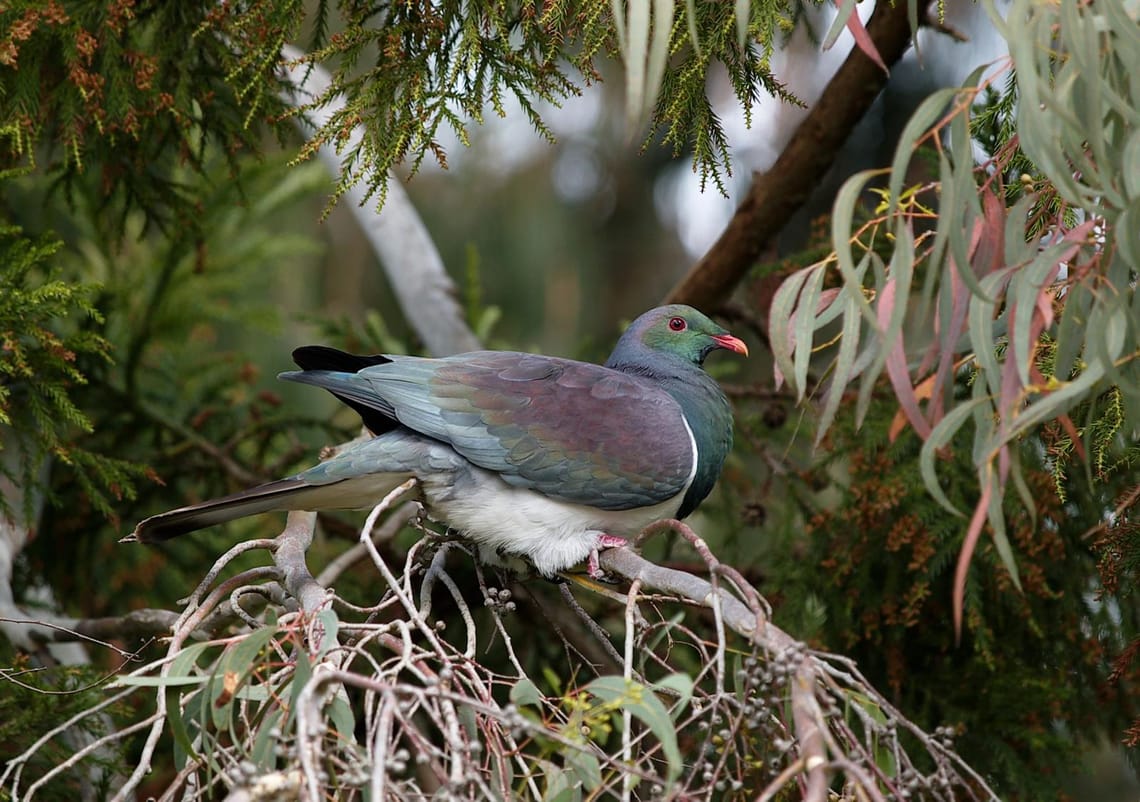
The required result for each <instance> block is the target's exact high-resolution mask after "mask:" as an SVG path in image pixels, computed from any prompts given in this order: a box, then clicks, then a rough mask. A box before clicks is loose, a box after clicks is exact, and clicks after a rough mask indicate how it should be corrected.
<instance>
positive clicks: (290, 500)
mask: <svg viewBox="0 0 1140 802" xmlns="http://www.w3.org/2000/svg"><path fill="white" fill-rule="evenodd" d="M327 487H328V486H327V485H326V486H320V485H312V484H310V483H308V482H305V481H302V480H301V479H297V478H289V479H279V480H277V481H275V482H269V483H268V484H264V485H259V486H258V487H253V488H250V489H249V490H242V491H241V492H239V493H233V494H232V495H229V496H222V497H221V498H216V499H211V500H210V501H203V502H200V503H198V504H190V505H188V506H186V507H179V508H178V509H176V510H170V511H169V512H163V513H160V514H158V515H152V516H151V517H150V518H147V519H146V520H144V521H141V522H140V523H139V525H138V526H136V527H135V531H133V532H131V534H129V535H127V536H126V537H124V538H123V539H122V540H121V541H120V542H122V543H130V542H138V543H159V542H161V541H164V540H170V539H171V538H175V537H178V536H179V535H184V534H186V533H187V532H194V531H197V530H198V529H205V528H206V527H208V526H214V525H215V524H221V523H225V522H227V521H233V520H235V519H237V518H244V517H245V516H247V515H257V514H258V513H262V512H272V511H274V510H304V509H316V507H317V506H320V505H319V504H317V503H315V502H317V501H318V499H319V494H320V493H321V492H322V491H323V490H326V489H327Z"/></svg>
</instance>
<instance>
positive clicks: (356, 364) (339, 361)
mask: <svg viewBox="0 0 1140 802" xmlns="http://www.w3.org/2000/svg"><path fill="white" fill-rule="evenodd" d="M293 361H294V362H296V363H297V367H299V368H301V369H302V370H335V371H339V372H341V373H359V372H360V371H362V370H364V369H365V368H370V367H372V366H373V365H383V364H384V363H386V362H391V361H392V360H390V359H388V357H386V356H384V355H383V354H371V355H364V354H349V353H346V352H345V351H338V350H337V349H335V348H329V347H328V346H326V345H302V346H301V347H300V348H297V349H295V350H294V351H293Z"/></svg>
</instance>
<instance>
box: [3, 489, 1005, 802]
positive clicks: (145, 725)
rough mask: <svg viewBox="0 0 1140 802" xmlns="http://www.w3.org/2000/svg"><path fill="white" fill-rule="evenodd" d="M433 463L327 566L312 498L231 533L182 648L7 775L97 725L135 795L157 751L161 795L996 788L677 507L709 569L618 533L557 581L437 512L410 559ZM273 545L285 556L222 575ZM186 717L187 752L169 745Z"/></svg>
mask: <svg viewBox="0 0 1140 802" xmlns="http://www.w3.org/2000/svg"><path fill="white" fill-rule="evenodd" d="M412 485H413V482H411V481H410V482H408V483H406V484H405V485H403V486H401V487H400V488H398V489H397V490H396V491H394V492H393V493H392V494H391V495H390V496H389V497H387V498H385V499H384V500H383V501H382V502H381V503H380V504H379V505H377V507H376V508H375V509H374V510H373V511H372V513H371V514H370V515H369V517H368V520H367V522H366V523H365V525H364V527H363V529H362V531H361V535H360V541H359V543H358V545H356V546H355V547H353V548H351V549H350V550H349V551H347V552H346V553H345V554H344V555H342V557H338V558H336V559H335V560H334V561H333V562H332V563H330V565H329V566H328V567H326V569H325V570H324V571H322V572H321V573H320V577H321V579H320V580H318V578H317V577H316V576H314V574H313V573H312V571H311V570H310V568H309V566H308V565H307V556H308V549H309V546H310V545H311V543H312V539H313V531H314V526H315V518H314V516H313V515H312V514H310V513H292V514H290V517H289V519H288V522H287V524H286V526H285V528H284V529H283V531H282V532H281V534H280V535H279V536H278V537H276V538H273V539H267V540H254V541H249V542H246V543H241V544H238V545H236V546H235V547H234V548H232V549H230V550H229V551H228V552H227V553H226V554H224V555H222V556H221V557H220V558H219V559H218V561H217V562H216V563H215V565H214V566H213V567H212V568H211V570H210V571H209V572H208V573H207V575H206V577H205V578H204V579H203V581H202V582H201V583H200V584H199V586H198V587H197V588H196V589H195V590H194V592H193V593H191V594H190V596H189V598H188V599H187V600H186V604H185V609H184V610H183V611H182V613H181V614H180V615H179V616H178V617H177V620H175V621H174V622H173V624H172V625H171V627H170V633H171V637H170V638H169V640H168V641H167V642H166V649H165V654H163V655H162V656H161V657H158V658H157V659H154V660H152V661H150V662H148V663H147V664H146V665H143V666H141V667H139V668H136V669H134V670H132V671H130V672H129V673H124V674H122V675H120V676H119V677H118V679H117V680H116V681H115V682H113V683H112V684H111V685H110V686H109V687H108V689H107V697H106V700H105V701H104V702H103V703H101V704H100V705H98V706H97V707H96V708H95V709H92V710H88V711H84V712H83V713H81V714H79V715H78V716H76V717H75V720H72V721H68V722H64V723H63V724H61V725H60V726H59V727H58V728H56V729H54V730H52V731H50V732H48V733H45V734H44V735H43V736H42V737H41V738H40V739H39V740H38V741H37V742H36V743H35V744H33V745H32V746H31V747H30V748H29V749H28V750H27V751H26V752H25V753H24V754H22V755H20V756H19V757H17V758H16V759H14V760H12V761H11V762H10V763H9V764H8V765H7V766H6V767H5V770H4V772H3V774H0V789H2V790H3V792H4V793H6V794H8V795H10V798H11V799H13V800H30V799H32V798H34V797H35V796H36V793H37V792H38V791H40V790H41V789H42V788H43V787H44V785H45V783H47V782H49V781H50V780H51V779H53V778H54V777H56V776H58V775H60V774H63V773H65V772H67V771H70V770H72V768H73V767H74V766H76V765H77V764H79V763H81V762H82V761H84V760H85V759H89V758H90V757H91V755H93V754H94V753H95V752H96V751H97V750H98V749H100V748H102V747H105V746H106V745H108V744H114V743H122V742H125V741H128V740H129V739H132V738H140V739H141V747H140V749H141V756H140V758H139V761H138V764H137V767H136V770H135V771H134V773H133V774H132V775H131V776H130V777H129V778H128V779H127V780H126V781H125V783H124V784H123V785H122V786H121V787H120V788H119V789H118V790H117V793H116V795H115V797H114V799H116V800H127V799H132V798H133V797H134V795H135V792H136V790H137V788H138V786H139V784H140V782H141V781H142V778H143V777H144V776H146V775H147V774H148V773H150V772H152V770H154V769H155V768H156V767H159V768H161V769H162V770H164V771H166V773H167V785H166V788H165V790H164V791H163V792H162V793H161V795H159V796H158V799H160V800H173V799H206V798H219V797H224V798H226V799H229V800H234V801H235V802H236V801H238V800H252V799H259V798H266V795H267V794H270V793H276V794H278V795H279V797H280V796H287V797H296V798H300V799H307V800H319V799H323V798H338V799H355V798H362V797H363V795H364V793H365V789H367V792H368V796H369V797H370V798H371V799H375V800H379V799H399V800H406V799H426V798H428V797H432V796H434V795H437V794H443V795H445V796H448V797H450V798H463V799H488V800H490V799H502V798H521V799H546V798H552V797H554V796H556V795H557V794H558V793H559V792H560V791H561V790H563V789H578V792H580V793H583V794H585V795H591V796H592V797H594V798H598V797H607V798H609V797H613V798H620V799H626V800H630V799H650V798H655V799H656V798H662V799H712V798H717V799H738V798H739V799H744V798H748V799H756V798H759V799H772V798H774V797H775V796H776V795H777V794H778V793H780V792H781V791H782V790H784V789H790V790H792V791H793V792H794V793H796V794H797V795H798V796H801V797H802V798H804V799H806V800H811V802H821V801H822V800H826V799H828V798H843V799H869V800H886V799H900V800H901V799H904V798H908V797H909V798H916V797H921V798H924V799H944V800H951V799H955V800H956V799H965V798H971V799H979V800H982V799H995V798H996V797H995V796H994V794H993V792H992V791H991V790H990V789H989V787H988V786H987V785H986V783H985V781H984V780H983V779H982V778H981V777H980V776H979V775H978V774H977V773H976V772H974V771H973V770H972V769H970V767H969V766H967V765H966V764H965V763H964V762H963V761H962V760H961V759H960V758H959V757H958V756H957V755H956V754H955V752H954V751H953V749H952V748H951V746H950V744H949V743H948V740H947V738H948V735H949V734H948V733H947V732H945V731H940V732H938V733H936V734H934V735H931V734H927V733H925V732H923V731H922V730H921V729H919V728H918V727H917V726H915V725H914V724H912V723H911V722H909V721H908V720H907V719H906V718H905V717H904V716H903V715H902V714H901V713H900V712H899V711H898V710H896V709H895V708H894V707H892V706H891V704H890V703H889V702H888V701H887V700H886V699H885V698H883V696H882V695H881V694H879V693H878V692H877V691H876V690H875V689H874V688H872V687H871V686H870V684H869V683H868V682H867V681H866V679H865V678H864V677H863V676H862V675H861V674H860V673H859V671H858V669H857V668H856V666H855V665H854V664H853V663H852V662H851V661H849V660H847V659H845V658H843V657H839V656H836V655H830V654H825V653H822V652H818V651H814V650H812V649H809V648H807V647H806V646H805V645H804V644H802V643H799V642H797V641H796V640H795V639H794V638H792V637H791V636H790V635H788V634H787V633H786V632H784V631H783V630H781V629H780V628H779V627H777V626H776V625H775V624H773V623H772V621H771V620H770V614H769V611H768V608H767V604H766V602H765V601H764V600H763V598H762V597H761V596H760V594H759V593H757V592H756V590H755V589H754V588H753V587H751V586H750V585H749V584H748V583H747V582H746V581H745V580H744V578H743V577H742V576H741V575H740V574H739V572H737V571H736V570H734V569H733V568H731V567H730V566H727V565H724V564H722V563H720V562H719V561H718V560H717V559H716V557H715V556H714V555H713V554H712V553H711V552H710V551H709V549H708V548H707V546H706V545H705V544H704V542H703V541H702V540H701V539H700V538H699V537H698V536H697V535H696V534H695V533H694V532H693V531H692V530H691V529H690V528H689V527H687V526H686V525H684V524H682V523H680V522H677V521H663V522H659V523H657V524H654V525H653V526H651V527H650V528H649V529H647V530H646V532H645V533H643V536H642V539H644V538H647V537H651V536H654V535H659V534H662V533H665V532H675V533H677V534H679V535H680V536H681V537H682V538H683V539H684V540H686V541H687V542H688V543H689V544H690V545H691V546H692V547H693V548H694V549H695V551H696V552H697V554H698V555H699V556H700V557H701V559H703V560H704V562H705V564H706V566H707V569H708V571H707V576H697V575H695V574H692V573H686V572H684V571H678V570H674V569H669V568H665V567H662V566H659V565H655V564H653V563H651V562H649V561H647V560H645V559H643V558H642V557H640V556H639V555H638V554H636V553H635V552H634V551H632V550H629V549H625V548H623V549H611V550H608V551H606V552H603V554H602V555H601V560H600V565H601V567H602V568H603V569H604V570H605V571H606V572H608V574H609V577H610V579H611V582H606V583H602V582H598V581H596V580H592V579H588V578H586V577H584V576H578V575H568V576H566V577H564V578H563V579H562V581H561V583H560V590H561V595H562V598H561V599H560V598H558V596H557V594H555V595H554V596H551V594H549V593H548V588H549V586H539V585H541V583H539V585H536V584H535V583H533V582H523V581H521V580H520V579H519V578H518V577H516V576H513V575H507V574H501V575H498V576H496V577H494V578H492V576H491V575H490V574H489V573H488V570H487V569H486V568H484V567H482V566H480V565H478V564H476V563H475V562H474V561H473V560H472V559H471V558H470V554H468V549H467V546H466V544H464V543H463V542H462V541H457V540H454V539H451V538H448V537H447V536H446V534H441V533H438V532H435V531H432V530H430V529H428V528H427V527H426V526H425V525H424V524H423V523H422V522H421V521H420V520H419V519H418V518H413V519H412V521H411V525H412V526H414V527H418V528H419V529H421V530H422V534H423V536H422V537H421V538H420V540H419V541H418V542H416V543H415V544H414V545H413V546H412V547H411V548H410V549H409V550H408V552H407V557H406V559H405V561H404V565H403V566H402V567H401V568H400V569H399V570H393V568H392V567H391V566H389V565H388V564H387V563H386V562H385V561H384V559H383V558H382V557H381V554H380V550H379V549H378V548H377V543H378V542H380V541H381V540H384V539H388V538H391V537H394V536H395V535H396V533H397V532H399V531H401V530H402V529H403V528H404V526H405V524H406V523H407V522H408V521H409V518H411V517H412V511H413V509H412V508H413V506H414V505H409V504H403V505H400V504H399V501H400V498H401V496H402V495H403V494H405V493H407V492H408V491H409V490H410V489H412ZM257 550H264V551H267V552H268V553H269V555H270V556H271V561H270V564H268V565H263V566H258V567H254V568H250V569H247V570H244V571H241V572H239V573H237V574H236V575H234V576H232V577H229V578H225V579H222V578H221V577H222V576H223V573H224V571H225V569H226V568H227V567H228V566H230V565H231V564H232V563H233V561H234V560H235V559H236V558H237V557H238V556H239V555H243V554H246V553H248V552H251V551H257ZM349 555H351V556H349ZM359 561H364V562H365V564H369V563H370V564H371V567H372V568H373V569H374V571H375V573H376V575H377V580H378V583H379V592H378V598H377V599H376V601H375V603H374V604H372V605H369V606H360V605H356V604H352V603H350V602H348V601H346V600H345V599H343V598H341V597H340V596H339V595H338V594H337V593H336V591H335V590H334V589H333V588H332V587H331V581H333V580H335V579H336V578H337V577H339V576H340V575H341V574H342V573H343V571H345V570H346V569H347V567H348V566H349V564H350V563H352V562H359ZM459 571H464V572H465V573H466V574H469V575H471V576H473V581H472V582H466V581H459V580H457V579H456V576H458V572H459ZM321 580H323V581H321ZM474 588H477V589H478V596H474V597H473V596H472V590H473V589H474ZM254 601H256V604H253V603H252V602H254ZM567 601H569V602H570V603H569V604H567V603H566V602H567ZM437 611H438V612H437ZM536 612H537V613H538V614H540V615H543V616H546V619H547V621H548V622H549V623H550V625H551V626H550V629H551V630H552V631H553V634H552V635H551V638H552V639H553V640H551V641H550V643H556V642H558V641H560V642H561V645H562V647H563V650H564V653H565V655H566V660H567V666H566V668H567V669H568V671H566V672H564V673H562V674H560V673H559V672H558V671H556V670H554V669H552V668H551V667H550V666H549V662H550V661H551V658H550V653H549V650H546V651H542V650H541V649H538V648H537V647H540V646H542V645H543V644H542V641H543V639H542V638H540V637H535V634H536V633H535V631H534V628H533V627H531V628H530V629H529V630H528V629H527V628H525V627H520V623H525V622H522V621H520V619H526V618H528V617H530V616H533V615H535V614H536ZM456 624H457V625H458V626H456ZM610 632H613V633H614V634H613V635H612V636H611V634H609V633H610ZM536 649H537V651H536ZM587 652H592V653H600V654H602V655H608V657H604V658H603V660H602V661H600V662H596V663H595V662H594V661H591V660H587V659H584V658H582V657H580V655H582V654H584V653H587ZM536 653H537V654H538V660H536V657H535V656H536ZM539 661H541V662H539ZM614 666H616V667H617V671H616V672H615V671H612V669H613V667H614ZM128 699H131V700H134V701H135V702H136V703H137V702H142V701H145V700H147V699H149V700H150V702H151V704H152V705H153V712H152V713H151V714H150V715H149V716H146V717H145V718H143V719H142V720H141V721H136V722H134V723H132V724H131V725H129V726H127V727H124V728H123V729H120V730H118V731H117V732H113V733H110V734H108V735H106V736H105V737H103V738H102V739H100V740H98V741H95V742H93V743H91V744H90V745H87V746H85V747H84V748H83V749H81V750H79V751H77V752H76V753H75V754H73V755H72V756H71V757H70V758H69V759H68V760H66V761H64V762H63V763H60V764H59V765H57V766H55V767H54V768H53V769H52V770H51V771H50V772H49V773H47V774H46V775H44V776H42V777H36V778H33V777H29V776H26V773H25V768H26V767H27V766H28V765H29V763H30V761H31V759H32V757H33V756H34V755H35V754H36V753H37V751H38V750H40V749H42V748H44V746H45V744H47V743H48V742H49V741H50V740H52V739H54V738H57V737H59V735H60V733H62V732H64V731H65V730H66V729H67V728H68V727H71V726H73V725H74V724H75V723H76V722H77V721H79V720H81V719H82V718H83V717H84V716H93V715H98V714H99V712H100V711H101V710H102V709H104V708H105V707H107V706H109V705H112V704H117V703H119V702H122V701H125V700H128ZM166 734H169V735H170V736H171V737H172V739H173V742H174V744H175V754H174V759H173V765H169V764H168V763H167V762H166V759H165V756H162V755H159V754H158V753H157V749H158V746H159V744H160V742H162V738H163V736H164V735H166ZM829 794H832V795H838V796H832V797H829Z"/></svg>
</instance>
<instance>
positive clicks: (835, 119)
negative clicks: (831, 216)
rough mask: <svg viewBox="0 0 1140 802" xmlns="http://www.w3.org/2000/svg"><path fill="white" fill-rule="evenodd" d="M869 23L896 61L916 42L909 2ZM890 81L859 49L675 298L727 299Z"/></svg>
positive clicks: (888, 58)
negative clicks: (911, 39) (911, 24)
mask: <svg viewBox="0 0 1140 802" xmlns="http://www.w3.org/2000/svg"><path fill="white" fill-rule="evenodd" d="M867 31H868V32H869V33H870V35H871V40H872V41H873V42H874V43H875V47H877V48H878V50H879V54H880V55H881V56H882V57H883V61H885V62H886V63H887V64H888V65H893V64H894V63H895V62H897V61H898V60H899V58H900V57H901V56H902V54H903V53H904V52H905V51H906V49H907V47H908V45H909V44H910V37H911V30H910V23H909V22H908V21H907V4H906V2H904V1H903V0H896V3H895V5H893V6H892V5H888V4H886V3H881V4H880V5H879V6H878V7H877V8H876V9H875V11H874V13H873V14H872V15H871V19H870V21H869V22H868V23H867ZM886 82H887V76H886V75H885V74H884V73H883V71H882V70H881V69H880V68H879V67H878V66H876V65H875V63H874V62H873V61H871V59H869V58H868V57H867V56H866V55H865V54H864V53H863V52H862V51H861V50H859V49H858V48H854V49H852V51H851V54H850V55H849V56H848V57H847V60H846V61H844V62H843V66H842V67H840V68H839V71H838V72H837V73H836V74H835V77H834V78H832V79H831V82H830V83H829V84H828V85H827V88H826V89H824V91H823V94H822V95H821V96H820V98H819V102H818V103H816V104H815V106H814V107H813V108H812V110H811V113H809V114H808V116H807V117H806V118H805V119H804V121H803V123H801V125H800V127H799V129H797V131H796V133H795V136H793V137H792V139H791V141H790V142H789V143H788V146H787V147H786V148H785V149H784V152H783V153H781V154H780V158H778V159H777V160H776V163H775V164H774V165H772V169H771V170H769V171H768V172H767V173H763V174H757V176H756V178H755V180H754V181H753V183H752V188H751V189H750V190H749V192H748V195H747V196H746V197H745V198H744V201H743V202H742V203H741V204H740V207H739V208H738V209H737V210H736V213H735V214H734V215H733V217H732V220H730V221H729V224H728V227H727V228H726V229H725V230H724V233H723V234H721V236H720V239H718V240H717V241H716V243H715V244H714V245H713V246H712V248H710V249H709V251H708V252H707V253H706V254H705V255H704V257H703V258H702V259H701V260H700V261H699V262H697V264H696V265H694V266H693V268H692V269H691V270H690V271H689V273H688V274H687V275H686V276H685V277H684V278H683V279H681V281H680V283H679V284H677V286H675V287H674V288H673V290H672V291H671V292H670V293H669V295H668V298H667V299H666V300H667V302H668V303H686V304H691V305H693V306H696V307H698V308H701V309H706V310H711V309H716V308H718V307H719V306H720V305H721V304H723V303H724V302H725V301H726V300H727V299H728V296H729V295H730V294H731V293H732V290H733V289H734V288H735V287H736V285H737V284H738V283H739V282H740V280H741V279H742V278H744V276H745V274H746V273H747V272H748V270H749V268H750V267H752V265H753V263H755V261H756V260H757V258H759V256H760V253H761V251H762V249H763V248H764V246H765V245H766V244H767V243H768V241H769V240H770V239H771V238H772V237H774V236H775V235H776V234H777V233H778V232H779V231H780V229H781V228H783V226H784V224H785V223H787V221H788V218H789V217H790V216H791V215H792V214H793V213H794V212H795V211H796V210H797V209H799V208H800V206H802V205H803V204H804V203H805V202H806V201H807V199H808V196H809V195H810V194H811V192H812V190H813V189H814V188H815V187H816V185H818V184H819V182H820V181H821V180H822V179H823V177H824V175H825V174H826V173H827V171H828V169H829V168H830V167H831V164H832V162H833V161H834V159H835V154H836V153H837V152H838V150H839V148H840V147H841V146H842V145H843V143H844V141H845V140H846V139H847V137H848V135H849V134H850V133H851V131H852V129H853V128H854V127H855V125H856V123H858V122H859V120H860V119H861V118H862V117H863V115H864V114H865V113H866V111H867V109H868V108H870V107H871V103H872V102H874V100H875V98H876V97H877V96H878V94H879V92H880V91H881V90H882V88H883V87H884V86H885V85H886Z"/></svg>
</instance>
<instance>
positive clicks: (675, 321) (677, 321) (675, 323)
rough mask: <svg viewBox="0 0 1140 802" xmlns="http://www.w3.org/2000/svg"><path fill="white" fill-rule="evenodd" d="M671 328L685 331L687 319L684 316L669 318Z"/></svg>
mask: <svg viewBox="0 0 1140 802" xmlns="http://www.w3.org/2000/svg"><path fill="white" fill-rule="evenodd" d="M669 328H671V329H672V330H673V331H684V330H685V319H684V318H683V317H673V318H669Z"/></svg>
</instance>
